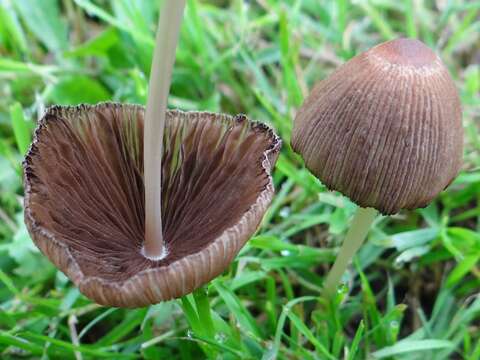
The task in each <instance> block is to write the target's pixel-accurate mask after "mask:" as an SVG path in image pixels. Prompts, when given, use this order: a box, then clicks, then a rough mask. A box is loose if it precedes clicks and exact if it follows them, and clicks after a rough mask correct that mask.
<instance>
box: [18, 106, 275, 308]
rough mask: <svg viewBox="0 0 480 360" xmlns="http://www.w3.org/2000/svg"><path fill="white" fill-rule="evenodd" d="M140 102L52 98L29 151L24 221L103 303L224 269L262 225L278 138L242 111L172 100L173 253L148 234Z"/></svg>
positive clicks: (174, 289) (174, 292) (130, 299)
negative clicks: (156, 246)
mask: <svg viewBox="0 0 480 360" xmlns="http://www.w3.org/2000/svg"><path fill="white" fill-rule="evenodd" d="M143 117H144V109H143V108H142V107H140V106H136V105H121V104H113V103H105V104H100V105H96V106H85V105H81V106H78V107H53V108H50V109H49V110H48V111H47V113H46V114H45V116H44V117H43V119H42V120H41V121H40V124H39V126H38V128H37V130H36V132H35V138H34V141H33V144H32V146H31V148H30V150H29V152H28V154H27V156H26V159H25V162H24V181H25V222H26V224H27V227H28V230H29V232H30V234H31V236H32V238H33V240H34V242H35V244H36V245H37V246H38V247H39V248H40V250H41V251H42V252H43V253H44V254H45V255H46V256H47V257H48V258H49V259H50V260H51V261H52V262H53V263H54V264H55V265H56V266H57V267H58V268H59V269H60V270H62V271H63V272H64V273H65V274H66V275H67V276H68V277H69V278H70V279H71V280H72V281H73V282H74V283H75V285H77V286H78V287H79V288H80V291H81V292H82V293H83V294H85V295H86V296H87V297H89V298H91V299H92V300H94V301H96V302H98V303H99V304H103V305H109V306H119V307H139V306H145V305H148V304H153V303H157V302H159V301H162V300H168V299H172V298H176V297H179V296H182V295H184V294H187V293H190V292H192V291H193V290H194V289H196V288H198V287H199V286H201V285H202V284H204V283H206V282H208V281H209V280H211V279H212V278H214V277H215V276H218V275H219V274H221V273H222V272H223V271H224V270H225V269H226V268H227V267H228V265H229V263H230V262H231V261H232V260H233V258H234V257H235V255H236V254H237V253H238V251H239V250H240V248H241V247H242V246H243V245H244V244H245V242H246V241H247V240H248V239H249V238H250V237H251V236H252V234H253V233H254V232H255V230H256V229H257V227H258V225H259V223H260V221H261V219H262V216H263V214H264V213H265V210H266V209H267V206H268V204H269V203H270V201H271V199H272V196H273V193H274V190H273V184H272V179H271V176H270V172H271V170H272V167H273V165H274V163H275V161H276V158H277V155H278V152H279V149H280V146H281V142H280V140H279V138H278V137H277V136H276V135H275V134H274V133H273V132H272V130H270V129H269V128H268V127H266V126H265V125H263V124H260V123H254V122H250V121H248V120H247V119H246V117H245V116H243V115H239V116H236V117H231V116H228V115H221V114H212V113H203V112H187V113H185V112H181V111H169V112H168V114H167V118H166V127H165V136H164V147H163V148H164V155H163V162H162V173H163V178H162V183H163V188H162V201H163V203H162V206H163V209H162V210H163V213H162V217H163V225H164V239H165V242H166V246H167V248H168V249H169V253H168V256H167V257H166V258H164V259H162V260H160V261H152V260H149V259H147V258H145V257H144V256H143V255H142V254H141V248H142V245H143V241H144V184H143V148H142V147H143V120H144V118H143Z"/></svg>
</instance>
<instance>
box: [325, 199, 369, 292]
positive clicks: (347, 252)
mask: <svg viewBox="0 0 480 360" xmlns="http://www.w3.org/2000/svg"><path fill="white" fill-rule="evenodd" d="M377 214H378V211H377V210H375V209H373V208H362V207H359V208H358V209H357V212H356V213H355V216H354V217H353V220H352V225H351V227H350V230H349V231H348V233H347V236H346V237H345V240H344V241H343V244H342V247H341V248H340V252H339V253H338V256H337V259H336V260H335V263H334V264H333V267H332V268H331V269H330V272H329V273H328V275H327V279H326V280H325V282H324V289H325V293H326V294H327V295H329V296H333V295H334V294H335V291H336V289H337V285H338V283H339V282H340V279H341V278H342V275H343V274H344V273H345V270H346V269H347V266H348V263H349V262H350V260H351V259H352V257H353V255H355V253H356V252H357V250H358V249H359V248H360V246H361V245H362V243H363V241H364V240H365V238H366V237H367V234H368V230H369V229H370V226H371V225H372V223H373V220H374V219H375V217H376V216H377Z"/></svg>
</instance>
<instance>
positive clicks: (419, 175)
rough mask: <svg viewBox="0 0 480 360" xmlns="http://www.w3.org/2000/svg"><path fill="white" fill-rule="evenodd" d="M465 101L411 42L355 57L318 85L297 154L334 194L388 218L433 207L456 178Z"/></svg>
mask: <svg viewBox="0 0 480 360" xmlns="http://www.w3.org/2000/svg"><path fill="white" fill-rule="evenodd" d="M461 118H462V113H461V105H460V99H459V97H458V93H457V90H456V88H455V85H454V83H453V81H452V79H451V77H450V75H449V73H448V70H447V69H446V67H445V66H444V65H443V63H442V61H441V60H440V59H439V58H438V56H437V55H436V54H435V53H434V52H433V51H432V50H431V49H429V48H428V47H426V46H425V45H424V44H423V43H421V42H420V41H417V40H411V39H397V40H393V41H389V42H386V43H383V44H380V45H378V46H375V47H374V48H372V49H370V50H368V51H366V52H364V53H362V54H360V55H358V56H356V57H355V58H353V59H351V60H350V61H348V62H347V63H345V64H344V65H342V66H340V67H339V68H338V69H337V70H336V71H335V72H334V73H333V74H332V75H330V76H329V77H328V78H327V79H325V80H323V81H321V82H320V83H318V84H317V85H316V86H315V88H314V89H313V91H312V93H311V94H310V96H309V97H308V98H307V99H306V100H305V102H304V104H303V105H302V107H301V108H300V110H299V111H298V113H297V116H296V118H295V122H294V128H293V134H292V147H293V149H294V150H295V151H296V152H298V153H300V154H301V155H302V157H303V158H304V160H305V164H306V166H307V167H308V168H309V169H310V171H312V172H313V173H314V174H315V175H316V176H317V177H318V178H319V179H320V180H321V181H322V182H323V183H324V184H325V185H326V186H327V187H328V188H330V189H333V190H337V191H340V192H341V193H343V194H345V195H346V196H348V197H349V198H350V199H351V200H352V201H354V202H356V203H357V204H358V205H360V206H362V207H373V208H376V209H378V210H379V211H380V212H382V213H383V214H393V213H396V212H398V211H399V210H400V209H415V208H419V207H425V206H427V205H428V204H429V203H430V202H431V201H432V200H433V198H435V197H436V195H437V194H438V193H439V192H440V191H442V190H443V189H445V188H446V187H447V186H448V185H449V184H450V183H451V182H452V180H453V179H454V178H455V176H456V175H457V173H458V171H459V169H460V166H461V163H462V153H463V128H462V119H461Z"/></svg>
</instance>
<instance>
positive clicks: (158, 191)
mask: <svg viewBox="0 0 480 360" xmlns="http://www.w3.org/2000/svg"><path fill="white" fill-rule="evenodd" d="M184 8H185V0H164V1H163V6H162V9H161V13H160V20H159V22H158V30H157V36H156V46H155V51H154V54H153V62H152V70H151V72H150V82H149V90H148V99H147V109H146V112H145V125H144V139H143V141H144V142H143V149H144V181H145V243H144V247H143V250H142V253H143V254H144V256H145V257H147V258H149V259H153V260H160V259H162V258H164V257H165V256H166V255H167V253H168V249H167V248H166V247H165V244H164V240H163V233H162V205H161V204H162V202H161V196H162V187H161V184H162V178H161V176H162V143H163V130H164V127H165V116H166V110H167V98H168V93H169V90H170V81H171V78H172V70H173V64H174V63H175V50H176V48H177V42H178V36H179V33H180V25H181V23H182V17H183V10H184Z"/></svg>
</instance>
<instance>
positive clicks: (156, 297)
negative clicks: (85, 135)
mask: <svg viewBox="0 0 480 360" xmlns="http://www.w3.org/2000/svg"><path fill="white" fill-rule="evenodd" d="M118 107H121V108H123V109H127V110H138V109H143V107H141V106H139V105H121V104H117V103H101V104H98V105H95V106H89V105H79V106H73V107H72V106H70V107H59V106H54V107H51V108H49V109H48V111H47V112H46V114H45V115H44V117H43V118H42V120H41V121H40V122H39V125H38V127H37V129H36V131H35V134H34V140H33V142H32V145H31V146H30V148H29V150H28V152H27V155H26V158H25V161H24V162H23V167H24V183H25V199H24V203H25V223H26V225H27V228H28V230H29V232H30V233H31V234H35V235H34V236H33V235H32V238H33V240H34V242H35V243H36V245H37V246H38V247H39V248H40V250H41V251H42V252H43V253H44V254H45V255H46V256H47V257H48V258H49V259H50V260H51V261H52V262H53V263H54V264H55V265H56V266H57V267H59V268H60V269H61V270H62V271H64V272H65V274H66V275H67V276H68V277H69V278H70V279H72V281H73V282H74V284H75V285H76V286H78V287H79V288H80V290H81V292H82V293H84V294H85V295H86V296H87V297H89V298H91V299H93V300H95V301H96V302H98V303H100V304H103V305H109V306H119V307H139V306H145V305H149V304H153V303H157V302H159V301H162V300H168V299H171V298H174V297H179V296H181V295H183V294H185V293H188V292H191V291H193V290H194V289H195V288H197V287H199V286H201V285H202V284H204V283H206V282H208V281H209V280H211V279H212V278H213V277H215V276H218V275H219V274H221V273H222V272H223V271H224V270H225V268H226V267H227V266H228V265H229V263H230V262H231V261H232V259H233V258H234V257H235V255H236V254H237V253H238V251H239V250H240V248H241V247H242V246H243V245H244V244H245V242H246V241H247V240H248V239H249V238H250V236H251V235H252V234H253V233H254V232H255V230H256V229H257V227H258V225H259V223H260V221H261V217H262V215H263V214H264V212H265V211H266V209H267V207H268V205H269V203H270V201H271V199H272V197H273V193H274V189H273V182H272V178H271V170H272V168H273V165H274V163H275V161H276V158H277V156H278V153H279V150H280V147H281V140H280V139H279V138H278V136H276V135H275V134H274V132H273V130H272V129H270V128H269V127H268V126H266V125H264V124H262V123H257V122H250V121H249V128H250V129H251V130H252V131H260V132H262V133H266V134H267V137H268V138H270V139H271V142H269V147H268V148H266V149H265V150H264V152H263V153H262V154H261V157H260V156H259V165H260V170H261V172H262V173H264V174H265V175H266V176H267V178H268V183H267V185H266V186H265V188H264V189H263V190H262V191H261V192H260V193H259V195H258V197H257V198H256V201H255V203H253V204H252V205H251V206H250V208H249V209H248V210H247V211H246V212H245V213H244V214H243V215H242V216H241V218H240V220H239V221H238V223H236V224H235V225H233V226H231V227H230V228H227V229H225V230H224V231H223V233H222V234H221V235H220V236H218V237H217V238H215V239H214V240H212V242H210V243H209V244H208V245H207V246H206V247H205V248H204V249H201V250H200V251H198V252H197V253H192V254H189V255H188V256H185V257H184V258H182V259H179V260H177V261H175V262H173V263H171V264H170V265H168V266H165V267H161V268H153V269H147V270H143V271H140V272H138V273H137V274H135V275H134V276H132V277H130V278H129V279H128V280H125V281H119V282H115V281H106V280H105V279H103V278H101V277H96V276H85V275H84V274H83V273H82V271H81V269H80V266H79V265H78V263H77V261H76V259H75V257H74V256H73V255H72V253H71V251H70V249H69V246H67V245H66V244H64V243H62V242H59V241H58V240H57V239H56V238H55V236H54V235H53V234H52V233H51V232H49V230H47V229H45V228H43V227H42V226H41V224H39V223H37V222H36V220H35V219H34V217H33V215H32V212H31V209H30V201H31V198H30V195H31V181H32V179H33V176H35V174H34V173H33V171H32V168H31V166H30V164H31V161H32V157H33V156H34V155H35V153H36V151H37V147H36V146H37V143H38V141H39V140H38V139H39V135H40V133H41V131H42V129H43V128H45V127H46V126H47V125H48V120H47V119H48V118H49V116H48V115H53V114H54V113H55V112H57V111H59V110H68V111H72V112H75V111H79V112H82V111H87V110H91V109H101V108H118ZM195 113H196V114H206V115H211V116H218V115H219V114H213V113H199V112H195ZM169 114H170V116H175V114H188V113H183V112H181V111H169ZM221 116H222V118H224V119H225V120H226V121H232V122H237V121H248V120H247V119H246V117H245V116H243V115H239V116H236V117H232V116H227V115H221ZM245 234H247V235H245Z"/></svg>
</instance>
